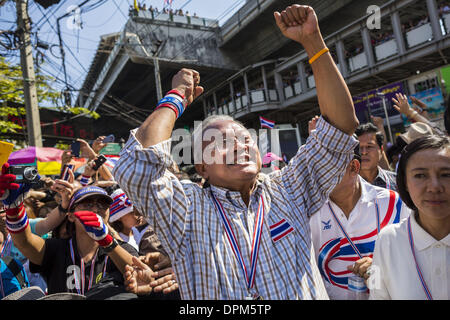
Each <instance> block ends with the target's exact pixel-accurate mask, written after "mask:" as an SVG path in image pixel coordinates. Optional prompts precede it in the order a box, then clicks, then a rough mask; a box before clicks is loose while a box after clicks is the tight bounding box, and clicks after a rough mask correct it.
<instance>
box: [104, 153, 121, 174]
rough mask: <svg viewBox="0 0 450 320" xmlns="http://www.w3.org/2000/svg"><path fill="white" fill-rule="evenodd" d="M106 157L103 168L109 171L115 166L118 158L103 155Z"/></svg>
mask: <svg viewBox="0 0 450 320" xmlns="http://www.w3.org/2000/svg"><path fill="white" fill-rule="evenodd" d="M104 156H105V157H106V162H105V166H106V167H107V168H108V169H109V170H110V171H111V170H112V169H113V168H114V167H115V166H116V163H117V161H119V158H120V156H117V155H106V154H105V155H104Z"/></svg>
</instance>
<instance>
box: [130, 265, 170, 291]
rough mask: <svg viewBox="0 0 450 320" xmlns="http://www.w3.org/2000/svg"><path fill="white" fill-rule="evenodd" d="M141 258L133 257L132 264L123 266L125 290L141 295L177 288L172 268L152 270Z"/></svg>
mask: <svg viewBox="0 0 450 320" xmlns="http://www.w3.org/2000/svg"><path fill="white" fill-rule="evenodd" d="M143 258H144V257H140V259H139V258H136V257H133V258H132V259H133V260H132V261H133V265H131V266H130V265H127V266H126V267H125V274H124V280H125V286H126V289H127V291H129V292H132V293H135V294H138V295H142V294H149V293H151V292H152V291H154V292H162V293H164V294H167V293H170V292H172V291H175V290H177V289H178V283H177V282H176V277H175V274H174V273H173V270H172V268H165V269H162V270H159V271H157V272H154V271H153V270H152V269H151V268H150V266H149V265H147V264H146V263H145V262H144V261H145V258H144V259H143ZM141 260H144V261H141Z"/></svg>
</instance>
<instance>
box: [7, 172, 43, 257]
mask: <svg viewBox="0 0 450 320" xmlns="http://www.w3.org/2000/svg"><path fill="white" fill-rule="evenodd" d="M15 180H16V176H15V175H13V174H10V173H9V164H8V163H5V164H4V165H3V167H2V172H1V174H0V199H1V200H2V201H3V204H4V206H5V207H6V228H7V229H8V232H9V233H10V234H11V238H12V240H13V243H14V245H15V246H16V247H17V249H19V251H20V252H21V253H22V254H23V255H24V256H25V257H27V258H28V259H29V260H30V261H31V262H33V263H35V264H38V265H40V264H41V263H42V259H43V257H44V251H45V241H44V239H42V238H41V237H39V236H37V235H35V234H33V233H32V232H31V228H30V225H29V221H28V215H27V212H26V210H25V207H24V205H23V199H24V198H25V196H26V194H27V192H28V190H29V189H30V186H29V185H25V184H17V183H15Z"/></svg>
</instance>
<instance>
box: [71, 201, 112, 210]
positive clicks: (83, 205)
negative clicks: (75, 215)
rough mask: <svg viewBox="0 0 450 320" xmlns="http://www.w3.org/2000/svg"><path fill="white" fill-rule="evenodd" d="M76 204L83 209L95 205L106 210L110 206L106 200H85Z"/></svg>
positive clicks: (89, 208) (91, 207)
mask: <svg viewBox="0 0 450 320" xmlns="http://www.w3.org/2000/svg"><path fill="white" fill-rule="evenodd" d="M76 206H77V207H78V208H79V209H82V210H91V209H93V208H94V206H96V207H97V208H98V209H100V210H106V209H108V208H109V204H108V203H107V202H105V201H85V202H80V203H78V204H77V205H76Z"/></svg>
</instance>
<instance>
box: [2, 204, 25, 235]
mask: <svg viewBox="0 0 450 320" xmlns="http://www.w3.org/2000/svg"><path fill="white" fill-rule="evenodd" d="M16 209H19V210H16ZM9 210H16V211H17V212H19V215H18V217H17V218H11V213H10V212H7V214H6V223H5V224H6V228H7V229H8V231H9V232H10V233H20V232H22V231H24V230H25V229H26V228H27V227H28V224H29V221H28V215H27V212H26V210H25V207H24V206H23V205H21V206H20V207H19V208H14V209H9Z"/></svg>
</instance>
